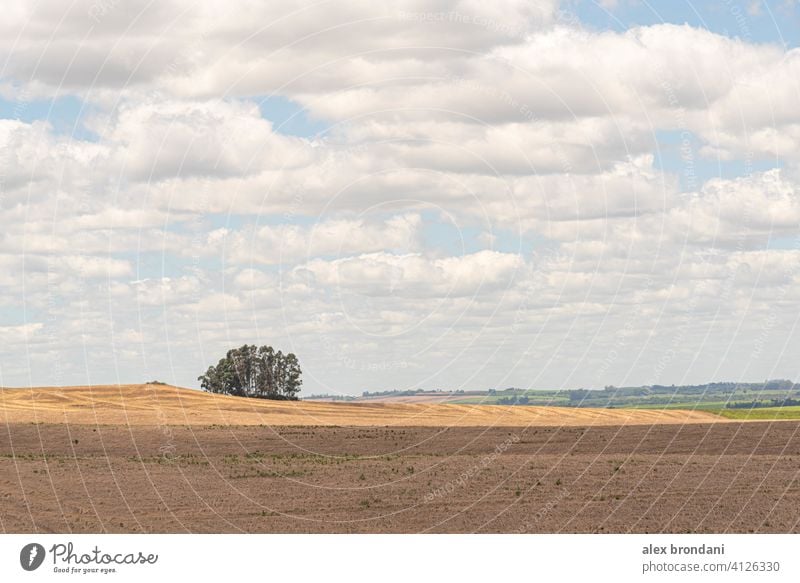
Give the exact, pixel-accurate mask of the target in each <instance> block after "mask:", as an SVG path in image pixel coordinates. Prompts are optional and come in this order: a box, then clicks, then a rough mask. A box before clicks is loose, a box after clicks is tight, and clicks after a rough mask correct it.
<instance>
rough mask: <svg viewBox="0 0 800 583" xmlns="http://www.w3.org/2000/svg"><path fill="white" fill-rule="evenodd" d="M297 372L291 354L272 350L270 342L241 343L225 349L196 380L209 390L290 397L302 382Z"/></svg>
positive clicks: (295, 393) (248, 395) (246, 394)
mask: <svg viewBox="0 0 800 583" xmlns="http://www.w3.org/2000/svg"><path fill="white" fill-rule="evenodd" d="M301 375H302V371H301V370H300V363H299V362H298V360H297V357H296V356H295V355H294V354H292V353H289V354H284V353H282V352H281V351H280V350H278V351H277V352H276V351H275V350H274V349H273V348H272V347H271V346H260V347H257V346H255V345H247V344H245V345H244V346H242V347H240V348H234V349H232V350H229V351H228V353H227V354H226V355H225V357H224V358H222V359H220V361H219V362H218V363H217V365H216V366H210V367H208V370H207V371H206V373H205V374H204V375H200V376H199V377H197V380H199V381H200V386H201V388H202V389H203V390H204V391H208V392H210V393H221V394H224V395H235V396H237V397H255V398H258V399H281V400H292V401H294V400H297V393H298V392H299V391H300V385H302V384H303V381H302V380H301V378H300V377H301Z"/></svg>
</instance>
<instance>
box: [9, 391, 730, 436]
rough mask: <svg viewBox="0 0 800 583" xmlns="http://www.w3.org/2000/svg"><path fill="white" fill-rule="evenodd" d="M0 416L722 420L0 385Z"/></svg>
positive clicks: (401, 422) (507, 422)
mask: <svg viewBox="0 0 800 583" xmlns="http://www.w3.org/2000/svg"><path fill="white" fill-rule="evenodd" d="M0 420H2V421H4V422H6V423H69V424H99V425H276V426H278V425H307V426H352V427H381V426H414V427H492V426H502V427H524V426H528V425H540V426H544V425H550V426H598V425H652V424H659V425H660V424H670V423H679V424H684V423H710V422H726V421H727V420H726V419H723V418H721V417H719V416H717V415H714V414H712V413H707V412H702V411H683V410H641V409H638V410H637V409H577V408H576V409H572V408H563V407H502V406H496V405H453V404H439V403H326V402H306V401H266V400H261V399H244V398H240V397H228V396H224V395H212V394H209V393H203V392H200V391H195V390H191V389H181V388H177V387H171V386H168V385H120V386H117V385H110V386H92V387H43V388H32V389H3V390H0Z"/></svg>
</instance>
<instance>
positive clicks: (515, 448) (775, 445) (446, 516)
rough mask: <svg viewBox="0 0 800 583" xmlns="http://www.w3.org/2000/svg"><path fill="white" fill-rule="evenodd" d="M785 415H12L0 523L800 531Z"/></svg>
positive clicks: (795, 455) (66, 527)
mask: <svg viewBox="0 0 800 583" xmlns="http://www.w3.org/2000/svg"><path fill="white" fill-rule="evenodd" d="M0 419H2V416H0ZM799 429H800V422H795V421H786V422H781V423H767V422H764V423H738V422H731V423H715V424H697V423H695V424H689V425H679V424H672V425H666V424H665V425H653V426H645V425H637V426H626V427H614V426H605V427H528V428H524V427H519V428H518V427H499V428H498V427H495V428H477V427H473V428H469V427H458V428H437V427H349V428H343V427H290V426H271V427H269V426H264V427H261V426H238V427H233V426H229V427H221V426H215V427H210V426H200V425H192V426H170V425H160V426H147V425H131V426H126V425H97V426H93V425H90V424H86V425H72V424H63V423H62V424H32V423H9V424H6V425H4V426H3V427H2V428H0V530H2V531H6V532H187V531H189V532H800V526H798V523H799V521H800V480H798V478H800V474H799V472H800V437H798V434H800V432H799V431H798V430H799Z"/></svg>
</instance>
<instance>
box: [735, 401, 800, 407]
mask: <svg viewBox="0 0 800 583" xmlns="http://www.w3.org/2000/svg"><path fill="white" fill-rule="evenodd" d="M797 406H800V399H770V400H769V401H750V402H749V403H746V402H740V403H728V404H727V405H725V408H727V409H758V408H760V407H797Z"/></svg>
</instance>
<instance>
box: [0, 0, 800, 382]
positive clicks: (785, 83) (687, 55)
mask: <svg viewBox="0 0 800 583" xmlns="http://www.w3.org/2000/svg"><path fill="white" fill-rule="evenodd" d="M3 9H4V16H3V19H2V21H0V221H1V222H0V225H1V226H2V232H0V288H1V289H0V332H2V338H3V342H2V344H0V386H30V385H33V386H39V385H47V386H51V385H75V384H107V383H132V382H143V381H149V380H160V381H162V382H168V383H172V384H176V385H179V386H186V387H197V386H198V382H197V376H198V375H200V374H202V373H203V372H204V371H205V369H206V368H207V367H208V366H209V365H210V364H214V363H216V361H217V360H218V359H219V358H220V357H221V356H223V355H224V353H225V352H226V351H227V350H228V349H230V348H232V347H235V346H239V345H241V344H244V343H249V344H259V345H260V344H269V345H272V346H274V347H276V348H278V349H282V350H284V351H287V352H288V351H291V352H294V353H296V354H297V356H298V358H299V359H300V362H301V365H302V367H303V371H304V377H303V378H304V390H303V393H302V394H304V395H310V394H313V393H316V394H319V393H332V394H360V393H361V392H362V391H366V390H369V391H376V390H387V389H403V390H405V389H419V388H422V389H444V390H459V389H465V390H468V389H487V388H505V387H509V386H515V387H522V388H534V389H536V388H540V389H561V388H565V389H570V388H579V387H585V388H602V387H603V386H605V385H616V386H626V385H627V386H630V385H649V384H687V383H692V384H694V383H705V382H713V381H723V380H725V381H742V382H750V381H761V380H764V379H768V378H790V379H794V380H799V379H800V374H798V373H799V372H800V371H798V368H800V361H799V360H798V359H797V354H798V349H800V330H798V318H800V309H798V308H800V285H798V284H800V273H799V270H800V239H798V235H800V191H799V190H798V185H799V184H800V108H799V107H798V106H797V104H798V102H799V100H798V97H800V48H798V43H800V8H799V7H798V3H797V2H796V1H789V0H778V1H763V2H759V1H750V0H740V1H736V0H725V1H715V2H685V1H681V0H675V1H666V0H664V1H652V0H651V1H643V0H642V1H638V0H628V1H626V0H617V1H611V0H604V1H599V2H585V1H564V2H558V1H557V0H532V1H531V0H503V1H497V2H485V1H477V0H459V1H454V0H429V1H427V2H424V1H420V0H401V1H398V2H367V1H351V0H341V1H337V2H330V1H311V2H296V1H292V2H288V1H283V0H276V1H273V2H269V3H264V2H257V1H255V0H236V1H231V2H215V1H210V0H199V1H198V0H194V1H191V2H190V1H188V0H165V1H163V2H152V1H150V0H131V1H126V2H118V1H117V0H75V1H72V2H68V3H65V2H60V1H58V0H40V1H30V0H9V1H8V2H6V3H4V6H3Z"/></svg>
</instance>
